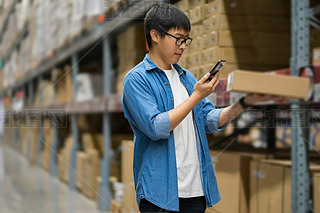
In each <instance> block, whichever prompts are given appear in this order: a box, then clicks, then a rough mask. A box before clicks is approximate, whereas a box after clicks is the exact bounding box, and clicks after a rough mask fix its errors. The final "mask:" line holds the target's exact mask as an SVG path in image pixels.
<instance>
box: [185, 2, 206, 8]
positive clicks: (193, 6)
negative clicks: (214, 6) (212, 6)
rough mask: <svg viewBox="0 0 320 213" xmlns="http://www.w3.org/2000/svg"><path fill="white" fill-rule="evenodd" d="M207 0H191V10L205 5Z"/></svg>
mask: <svg viewBox="0 0 320 213" xmlns="http://www.w3.org/2000/svg"><path fill="white" fill-rule="evenodd" d="M205 3H206V0H189V5H190V8H195V7H197V6H203V5H205Z"/></svg>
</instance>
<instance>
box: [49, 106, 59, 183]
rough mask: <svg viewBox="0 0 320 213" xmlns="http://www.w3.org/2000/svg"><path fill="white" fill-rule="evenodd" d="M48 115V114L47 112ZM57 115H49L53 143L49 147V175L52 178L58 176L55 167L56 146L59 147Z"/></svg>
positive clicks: (56, 167)
mask: <svg viewBox="0 0 320 213" xmlns="http://www.w3.org/2000/svg"><path fill="white" fill-rule="evenodd" d="M49 113H50V112H49ZM57 116H58V115H56V114H53V113H50V119H52V120H51V122H50V123H51V124H52V130H53V143H52V145H51V155H50V174H51V175H52V176H55V177H56V176H57V175H58V166H57V156H58V146H59V137H58V123H57V120H56V118H57Z"/></svg>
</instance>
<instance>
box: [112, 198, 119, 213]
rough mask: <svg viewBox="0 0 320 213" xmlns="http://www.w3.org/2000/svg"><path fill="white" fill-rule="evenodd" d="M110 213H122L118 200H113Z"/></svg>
mask: <svg viewBox="0 0 320 213" xmlns="http://www.w3.org/2000/svg"><path fill="white" fill-rule="evenodd" d="M110 213H121V204H120V202H119V201H117V200H111V203H110Z"/></svg>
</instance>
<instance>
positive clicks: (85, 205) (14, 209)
mask: <svg viewBox="0 0 320 213" xmlns="http://www.w3.org/2000/svg"><path fill="white" fill-rule="evenodd" d="M0 212H1V213H22V212H23V213H84V212H85V213H88V212H90V213H98V212H101V211H98V209H97V204H96V203H94V202H93V201H91V200H89V199H87V198H86V197H84V196H83V195H81V194H80V193H78V192H76V191H71V190H70V189H69V188H68V186H67V185H66V184H64V183H62V182H60V181H59V180H58V179H57V178H53V177H51V176H50V175H49V173H48V172H46V171H44V170H42V169H40V168H37V167H35V166H30V164H29V163H28V162H27V161H26V159H25V158H24V157H22V155H21V154H19V153H17V152H15V151H13V150H12V149H10V148H8V147H4V146H2V145H0Z"/></svg>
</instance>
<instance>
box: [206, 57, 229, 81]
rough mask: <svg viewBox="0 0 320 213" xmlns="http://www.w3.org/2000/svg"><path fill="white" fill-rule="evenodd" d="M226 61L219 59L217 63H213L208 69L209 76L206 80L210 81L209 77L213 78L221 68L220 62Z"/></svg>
mask: <svg viewBox="0 0 320 213" xmlns="http://www.w3.org/2000/svg"><path fill="white" fill-rule="evenodd" d="M226 62H227V61H226V60H219V61H218V63H216V65H214V67H213V68H212V70H211V71H210V76H209V78H208V80H207V81H211V79H213V78H214V76H215V75H216V74H217V72H219V71H220V70H221V69H222V67H223V64H222V63H226Z"/></svg>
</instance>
